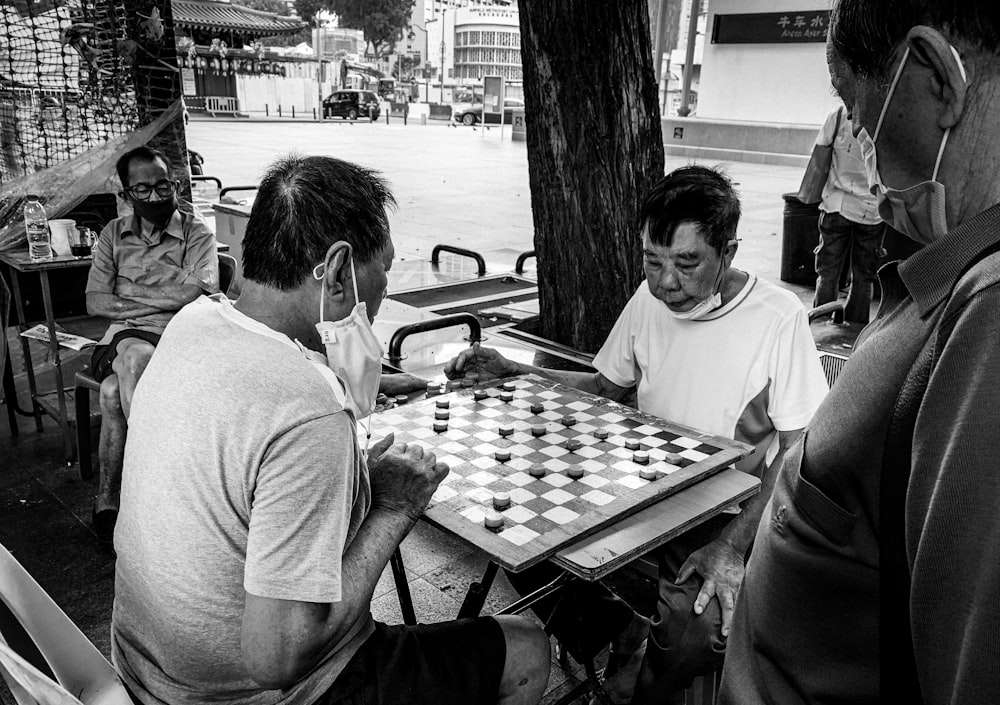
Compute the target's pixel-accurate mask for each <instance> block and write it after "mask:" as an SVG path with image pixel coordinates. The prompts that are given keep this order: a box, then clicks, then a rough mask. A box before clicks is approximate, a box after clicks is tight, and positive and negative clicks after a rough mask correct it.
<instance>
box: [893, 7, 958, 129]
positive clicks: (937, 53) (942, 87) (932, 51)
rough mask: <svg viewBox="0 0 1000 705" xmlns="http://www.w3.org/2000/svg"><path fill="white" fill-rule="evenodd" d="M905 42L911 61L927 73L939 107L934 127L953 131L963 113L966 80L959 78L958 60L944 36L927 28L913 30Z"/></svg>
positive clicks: (919, 27)
mask: <svg viewBox="0 0 1000 705" xmlns="http://www.w3.org/2000/svg"><path fill="white" fill-rule="evenodd" d="M906 41H907V42H908V44H909V46H910V53H911V54H912V56H913V59H914V60H915V61H917V62H919V63H920V64H921V65H923V66H926V67H928V68H929V69H930V70H931V86H930V89H931V92H932V93H933V94H934V98H935V99H936V100H937V101H938V102H939V103H940V104H941V109H940V110H939V113H938V127H940V128H941V129H942V130H947V129H949V128H951V127H954V126H955V125H956V124H958V121H959V120H960V119H961V118H962V113H963V112H964V111H965V98H966V87H967V78H966V77H963V75H962V68H961V66H962V65H961V64H960V63H959V62H960V59H958V57H957V56H956V55H955V53H954V50H953V48H952V46H951V44H950V43H949V42H948V40H947V39H946V38H945V37H944V35H943V34H941V33H940V32H939V31H937V30H936V29H933V28H931V27H926V26H923V25H921V26H918V27H914V28H913V29H911V30H910V31H909V33H908V34H907V36H906Z"/></svg>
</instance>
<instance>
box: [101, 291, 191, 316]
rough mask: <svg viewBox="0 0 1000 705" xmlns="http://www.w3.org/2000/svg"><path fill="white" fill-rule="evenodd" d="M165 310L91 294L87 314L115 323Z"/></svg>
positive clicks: (110, 295) (119, 298) (112, 296)
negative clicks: (108, 319)
mask: <svg viewBox="0 0 1000 705" xmlns="http://www.w3.org/2000/svg"><path fill="white" fill-rule="evenodd" d="M165 310H166V311H170V310H173V309H164V308H162V307H159V306H154V305H152V304H150V303H146V302H141V301H135V300H133V299H129V298H125V297H122V296H118V295H117V294H104V293H90V294H87V313H89V314H90V315H91V316H101V317H103V318H110V319H112V320H115V321H123V320H125V319H127V318H138V317H140V316H148V315H150V314H153V313H162V312H163V311H165Z"/></svg>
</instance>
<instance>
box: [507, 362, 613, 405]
mask: <svg viewBox="0 0 1000 705" xmlns="http://www.w3.org/2000/svg"><path fill="white" fill-rule="evenodd" d="M515 364H516V365H517V368H518V371H517V373H516V374H519V375H524V374H536V375H539V376H540V377H544V378H545V379H550V380H552V381H553V382H558V383H559V384H565V385H566V386H568V387H573V388H574V389H579V390H580V391H581V392H587V393H588V394H597V395H599V396H602V397H607V398H608V399H612V400H614V401H618V400H619V399H621V397H622V396H623V395H624V394H625V392H627V391H628V390H627V389H622V388H621V387H616V386H614V385H608V384H603V382H604V377H603V376H602V375H601V374H600V373H598V372H576V371H572V370H550V369H548V368H545V367H536V366H535V365H528V364H526V363H515Z"/></svg>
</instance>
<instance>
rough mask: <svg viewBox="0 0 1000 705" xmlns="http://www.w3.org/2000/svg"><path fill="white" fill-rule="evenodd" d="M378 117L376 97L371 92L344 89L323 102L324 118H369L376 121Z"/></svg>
mask: <svg viewBox="0 0 1000 705" xmlns="http://www.w3.org/2000/svg"><path fill="white" fill-rule="evenodd" d="M378 115H379V107H378V96H376V95H375V94H374V93H373V92H372V91H359V90H350V89H344V90H341V91H337V92H336V93H333V94H331V95H330V96H328V97H327V98H325V99H324V100H323V117H324V118H332V117H339V118H347V119H348V120H354V119H356V118H358V117H369V116H370V117H371V119H372V120H378Z"/></svg>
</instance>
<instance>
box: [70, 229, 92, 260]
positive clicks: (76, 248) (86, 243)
mask: <svg viewBox="0 0 1000 705" xmlns="http://www.w3.org/2000/svg"><path fill="white" fill-rule="evenodd" d="M93 242H94V231H93V230H91V229H90V228H88V227H87V226H85V225H78V226H77V227H75V228H74V229H73V231H72V232H71V233H70V236H69V250H70V252H72V253H73V256H74V257H76V258H77V259H80V258H82V257H90V248H91V246H92V245H93Z"/></svg>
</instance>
